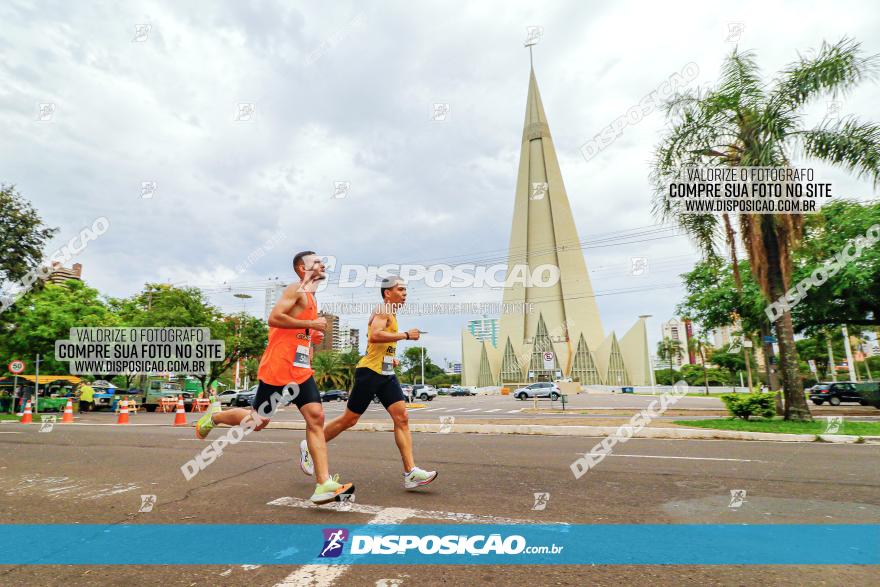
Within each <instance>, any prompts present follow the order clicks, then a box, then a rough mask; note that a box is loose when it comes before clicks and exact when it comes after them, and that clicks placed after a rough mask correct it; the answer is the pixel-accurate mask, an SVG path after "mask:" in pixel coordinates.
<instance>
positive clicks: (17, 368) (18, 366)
mask: <svg viewBox="0 0 880 587" xmlns="http://www.w3.org/2000/svg"><path fill="white" fill-rule="evenodd" d="M24 367H25V364H24V361H19V360H17V359H16V360H15V361H10V362H9V372H10V373H14V374H15V375H18V374H19V373H24Z"/></svg>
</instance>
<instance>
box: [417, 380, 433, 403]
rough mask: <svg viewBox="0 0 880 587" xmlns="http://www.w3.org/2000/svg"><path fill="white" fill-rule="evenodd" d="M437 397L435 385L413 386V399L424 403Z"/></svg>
mask: <svg viewBox="0 0 880 587" xmlns="http://www.w3.org/2000/svg"><path fill="white" fill-rule="evenodd" d="M435 397H437V389H436V388H435V387H434V386H433V385H422V384H418V385H413V386H412V398H413V399H414V400H415V399H420V400H422V401H428V402H429V401H432V400H433V399H434V398H435Z"/></svg>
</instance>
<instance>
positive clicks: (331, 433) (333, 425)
mask: <svg viewBox="0 0 880 587" xmlns="http://www.w3.org/2000/svg"><path fill="white" fill-rule="evenodd" d="M360 418H361V414H357V413H355V412H352V411H351V410H350V409H348V408H345V411H344V412H343V413H342V414H341V415H339V416H337V417H335V418H333V419H332V420H330V421H329V422H327V425H326V426H324V440H325V441H326V442H330V441H331V440H333V439H334V438H336V437H337V436H339V435H340V434H341V433H342V432H344V431H346V430H348V429H349V428H351V427H352V426H354V425H355V424H357V422H358V420H360Z"/></svg>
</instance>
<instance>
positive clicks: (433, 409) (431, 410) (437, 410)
mask: <svg viewBox="0 0 880 587" xmlns="http://www.w3.org/2000/svg"><path fill="white" fill-rule="evenodd" d="M445 409H446V408H431V409H430V410H425V411H426V412H439V411H440V410H445Z"/></svg>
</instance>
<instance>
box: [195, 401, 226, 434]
mask: <svg viewBox="0 0 880 587" xmlns="http://www.w3.org/2000/svg"><path fill="white" fill-rule="evenodd" d="M219 411H221V408H220V404H216V405H212V406H211V408H210V409H209V410H208V411H207V413H206V414H205V415H204V416H202V417H201V418H199V421H198V422H196V438H198V439H199V440H204V439H206V438H207V437H208V434H210V432H211V430H213V429H214V420H213V416H214V414H216V413H217V412H219Z"/></svg>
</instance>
